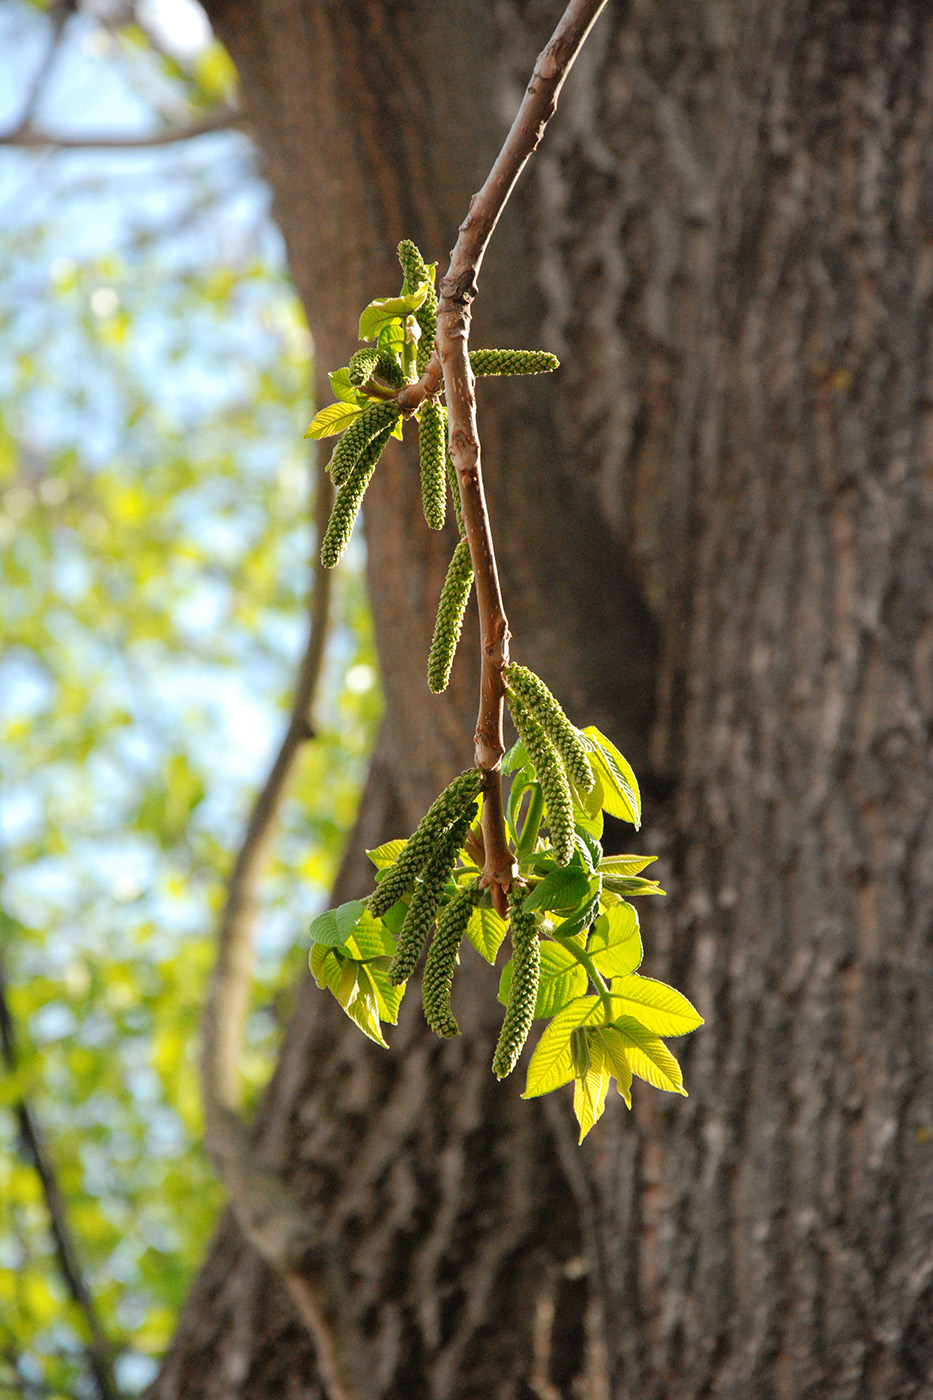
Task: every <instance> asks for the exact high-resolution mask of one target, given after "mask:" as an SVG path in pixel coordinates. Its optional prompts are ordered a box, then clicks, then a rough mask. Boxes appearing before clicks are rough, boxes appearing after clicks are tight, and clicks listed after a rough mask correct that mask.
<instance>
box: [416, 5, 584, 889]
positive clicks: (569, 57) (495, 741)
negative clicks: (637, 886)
mask: <svg viewBox="0 0 933 1400" xmlns="http://www.w3.org/2000/svg"><path fill="white" fill-rule="evenodd" d="M605 4H606V0H571V3H570V4H569V5H568V6H567V8H566V10H565V11H564V14H563V16H562V18H561V20H560V23H559V24H558V26H557V28H556V29H555V31H554V33H553V35H552V37H551V39H550V42H549V43H548V45H547V46H546V48H544V49H543V50H542V52H541V54H540V55H539V57H538V61H537V63H536V64H535V68H534V73H533V74H532V77H531V81H530V83H529V84H528V88H527V90H526V92H525V96H524V98H523V99H522V103H521V106H520V107H519V109H518V113H517V115H516V117H515V120H514V122H513V123H512V128H511V130H510V132H509V134H508V136H507V137H506V140H505V144H504V145H503V147H502V150H501V151H500V152H499V155H498V156H497V158H496V161H495V164H494V165H493V167H492V170H491V171H490V172H489V175H488V177H487V179H486V182H485V184H484V185H483V187H482V189H481V190H480V191H479V193H478V194H476V195H474V196H473V199H472V200H471V201H470V212H469V213H468V214H467V216H466V218H465V219H464V221H463V223H462V224H461V225H460V233H459V237H458V238H457V242H456V244H455V246H454V249H453V252H452V253H451V255H450V267H449V268H448V270H447V275H446V277H445V278H444V280H443V282H442V283H441V287H440V293H441V295H440V302H439V305H438V311H437V354H438V357H439V360H440V367H441V368H442V370H443V378H444V388H445V392H446V397H447V413H448V419H449V427H450V455H451V457H452V458H453V461H454V465H455V466H456V468H457V480H458V482H459V485H460V498H461V506H462V511H463V523H464V526H465V528H466V534H467V539H468V540H469V543H470V555H471V557H472V560H473V570H474V574H475V577H476V603H477V608H478V610H479V619H480V638H481V647H482V672H481V677H480V703H479V716H478V719H477V723H476V736H475V754H476V763H477V766H478V767H479V768H481V769H482V770H483V773H484V793H485V802H484V804H483V833H484V839H485V847H486V860H485V865H484V868H483V883H484V884H485V885H487V886H489V887H490V890H491V892H492V895H493V899H494V901H495V903H496V906H497V908H498V909H499V910H500V912H504V910H505V906H506V898H505V896H506V892H507V890H508V887H509V885H510V884H511V882H512V879H513V878H514V875H515V869H516V867H515V862H514V859H513V857H512V854H511V852H510V850H509V845H508V838H507V835H506V830H505V822H504V819H503V812H502V774H501V766H500V765H501V762H502V755H503V753H504V752H505V743H504V739H503V730H502V724H503V711H504V701H505V686H504V684H503V681H502V668H503V667H504V666H505V665H506V663H507V662H508V659H509V625H508V619H507V618H506V615H505V608H504V606H503V603H502V593H501V590H500V587H499V575H498V571H497V569H496V555H495V549H494V547H493V541H492V532H491V529H490V525H489V514H488V511H487V509H486V497H485V492H484V490H483V474H482V467H481V464H480V444H479V433H478V431H477V426H476V396H475V393H474V387H473V374H472V371H471V369H470V361H469V338H470V317H471V310H470V308H471V303H472V301H473V298H474V297H475V296H476V286H477V277H478V274H479V269H480V267H481V265H482V261H483V257H484V256H485V253H486V248H487V247H488V244H489V239H490V237H491V235H492V232H493V230H494V229H495V227H496V224H497V223H498V221H499V216H500V215H501V213H502V210H503V209H504V208H505V205H506V203H507V201H508V198H509V196H510V194H511V193H512V190H513V189H514V188H515V183H516V181H517V180H518V177H519V175H520V174H521V172H522V169H523V168H524V166H525V162H526V161H527V160H528V158H529V156H530V155H531V154H532V152H533V151H534V149H535V147H536V146H537V144H538V142H539V141H540V139H541V136H542V134H543V132H544V128H545V126H546V125H547V123H548V121H549V120H550V118H551V117H552V116H553V114H554V111H555V109H556V107H557V99H558V95H559V93H560V90H561V87H562V86H563V83H564V79H565V78H566V76H567V74H568V73H569V72H570V69H571V66H572V65H573V62H574V59H575V58H576V56H577V54H578V53H579V51H580V48H581V47H582V45H583V43H584V41H585V39H586V36H587V35H588V33H589V32H590V29H591V28H592V26H593V24H594V23H595V21H596V19H597V17H598V16H599V13H600V11H601V10H602V9H603V8H604V6H605ZM436 373H437V371H436V368H435V367H434V362H433V360H432V362H431V363H429V365H428V366H427V367H426V369H425V372H424V374H423V375H422V378H421V380H420V381H419V384H418V385H413V386H412V388H413V390H414V391H415V392H414V393H413V394H412V399H413V400H415V401H417V396H418V394H419V393H420V395H421V397H422V398H423V397H425V396H426V395H427V393H429V392H430V387H429V386H430V384H431V382H432V380H433V379H434V378H435V377H436ZM406 406H407V405H406ZM413 406H414V404H413Z"/></svg>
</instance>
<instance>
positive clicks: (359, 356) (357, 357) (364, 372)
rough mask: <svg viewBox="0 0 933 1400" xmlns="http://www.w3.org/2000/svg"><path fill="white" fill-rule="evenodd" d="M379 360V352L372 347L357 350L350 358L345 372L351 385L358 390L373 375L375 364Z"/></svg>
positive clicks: (367, 346)
mask: <svg viewBox="0 0 933 1400" xmlns="http://www.w3.org/2000/svg"><path fill="white" fill-rule="evenodd" d="M378 360H379V351H378V350H377V349H376V347H375V346H374V345H366V346H364V347H363V349H362V350H357V351H356V353H355V354H353V355H351V356H350V363H349V365H348V366H347V371H348V375H349V379H350V383H351V384H355V385H356V387H357V388H358V389H359V388H360V387H361V385H363V384H365V383H366V381H367V380H368V379H371V378H372V376H373V374H374V373H375V369H376V364H377V363H378Z"/></svg>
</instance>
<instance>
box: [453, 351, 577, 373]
mask: <svg viewBox="0 0 933 1400" xmlns="http://www.w3.org/2000/svg"><path fill="white" fill-rule="evenodd" d="M559 367H560V360H559V359H558V358H557V356H556V355H551V354H549V353H548V351H547V350H471V351H470V368H471V369H472V371H473V373H474V374H548V373H549V372H550V371H551V370H555V369H558V368H559Z"/></svg>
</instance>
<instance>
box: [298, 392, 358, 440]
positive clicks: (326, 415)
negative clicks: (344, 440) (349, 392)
mask: <svg viewBox="0 0 933 1400" xmlns="http://www.w3.org/2000/svg"><path fill="white" fill-rule="evenodd" d="M362 411H363V408H362V405H361V404H359V403H351V402H349V401H347V402H344V401H341V402H339V403H330V404H328V405H327V407H326V408H322V409H321V411H320V413H316V414H315V415H314V417H313V418H312V419H311V425H310V427H309V428H308V431H307V432H306V433H305V437H306V438H326V437H334V436H335V435H336V434H337V433H342V432H343V431H344V429H345V428H349V426H350V424H351V423H352V422H354V420H355V419H357V418H359V416H360V414H361V413H362Z"/></svg>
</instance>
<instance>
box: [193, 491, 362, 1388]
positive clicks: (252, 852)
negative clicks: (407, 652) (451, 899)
mask: <svg viewBox="0 0 933 1400" xmlns="http://www.w3.org/2000/svg"><path fill="white" fill-rule="evenodd" d="M332 500H333V494H332V488H331V484H330V480H329V478H328V476H327V474H326V472H325V471H324V470H323V468H322V467H320V468H319V469H318V472H317V489H316V494H315V526H316V531H315V533H316V536H317V538H318V539H320V538H321V536H322V535H323V532H324V529H325V526H326V523H327V517H328V515H329V514H330V508H331V505H332ZM314 558H315V563H314V566H313V569H314V571H313V582H312V587H311V597H310V603H309V629H308V641H307V645H306V647H305V651H304V655H303V656H302V659H301V663H300V665H299V668H298V678H297V681H296V683H295V693H294V698H293V700H292V708H291V714H290V716H289V721H288V726H287V728H286V730H285V735H284V737H283V739H282V743H281V745H280V747H279V751H278V753H277V754H276V756H275V759H274V761H273V763H272V767H271V768H270V770H269V774H268V776H267V778H266V781H265V783H264V784H263V786H262V788H261V789H260V791H259V793H258V795H257V797H256V800H255V802H254V804H253V810H252V812H251V814H250V818H249V822H248V823H247V827H246V835H245V836H244V839H243V844H242V846H241V847H240V850H239V852H238V854H237V857H236V860H235V862H234V866H233V871H232V873H231V875H230V879H229V881H228V884H227V898H226V901H225V903H224V907H223V910H222V912H221V915H220V920H219V922H218V926H217V959H216V962H215V964H214V970H213V972H212V974H211V979H210V983H209V986H208V992H207V1000H206V1002H205V1006H204V1013H203V1018H202V1023H201V1037H202V1043H201V1090H202V1095H203V1099H204V1119H205V1138H206V1143H207V1149H208V1152H209V1153H210V1155H211V1159H212V1160H213V1162H214V1165H215V1166H216V1168H217V1170H218V1172H219V1173H220V1175H221V1177H222V1179H223V1182H224V1185H225V1186H226V1187H227V1190H228V1191H229V1192H230V1200H231V1204H232V1206H233V1210H234V1214H235V1215H236V1218H237V1223H238V1224H239V1226H240V1228H241V1230H242V1231H243V1233H244V1235H245V1236H246V1238H247V1239H248V1240H249V1241H250V1243H251V1244H252V1245H253V1246H254V1248H255V1249H257V1250H258V1251H259V1253H260V1254H261V1255H262V1257H263V1258H264V1259H265V1260H266V1262H267V1263H268V1264H270V1265H271V1266H272V1267H273V1268H274V1269H275V1271H276V1272H277V1273H278V1275H279V1276H280V1277H281V1278H282V1280H283V1282H284V1283H285V1285H286V1287H287V1288H288V1291H289V1293H290V1294H291V1296H292V1299H293V1301H294V1303H295V1305H296V1308H297V1310H298V1312H299V1314H300V1316H301V1318H302V1321H303V1322H304V1323H305V1325H306V1327H307V1328H308V1331H309V1332H310V1334H311V1336H312V1338H313V1340H314V1343H315V1349H316V1352H317V1362H318V1370H319V1372H320V1376H321V1380H322V1382H323V1384H324V1386H325V1388H326V1391H327V1395H328V1397H329V1400H352V1395H353V1391H352V1389H351V1387H350V1385H349V1384H348V1382H347V1379H346V1374H345V1372H346V1362H345V1360H344V1353H345V1351H346V1350H347V1348H343V1347H341V1346H340V1344H339V1340H338V1337H339V1331H338V1328H337V1327H336V1326H335V1324H334V1315H335V1313H336V1312H339V1309H337V1307H336V1304H337V1302H338V1301H339V1299H340V1297H341V1294H342V1292H343V1291H344V1285H343V1281H342V1278H341V1275H340V1271H339V1269H338V1267H337V1264H336V1261H334V1260H332V1259H329V1258H325V1257H324V1256H322V1255H321V1252H320V1249H319V1245H318V1240H317V1235H316V1231H315V1230H314V1227H313V1223H312V1221H311V1220H309V1218H308V1215H307V1213H306V1212H305V1211H304V1210H303V1209H302V1207H301V1206H300V1204H299V1203H298V1202H297V1201H296V1200H294V1198H293V1197H292V1194H291V1192H290V1191H289V1189H288V1188H287V1187H286V1186H285V1185H284V1184H283V1183H282V1181H281V1180H280V1179H279V1177H278V1175H277V1174H276V1173H275V1172H274V1171H273V1170H271V1168H269V1167H268V1166H267V1165H266V1164H265V1163H263V1162H261V1161H259V1159H258V1158H257V1156H256V1153H255V1150H254V1147H253V1144H252V1141H251V1137H250V1134H249V1131H248V1129H247V1127H246V1125H245V1124H244V1122H243V1121H242V1119H241V1118H240V1114H239V1109H240V1103H241V1081H240V1068H239V1066H240V1050H241V1044H242V1039H243V1026H244V1023H245V1020H246V1016H247V1012H248V1009H249V997H250V990H251V986H252V969H253V929H254V927H255V923H256V914H257V899H258V890H259V882H260V880H261V877H262V873H263V870H264V868H265V864H266V858H267V855H268V851H269V846H270V843H271V840H272V836H273V833H274V830H275V824H276V820H277V817H278V813H279V809H280V807H281V803H282V798H283V797H284V794H285V790H286V787H287V784H288V782H289V779H290V778H291V776H292V773H293V771H294V768H295V763H296V760H297V758H298V754H299V752H300V750H301V748H302V745H303V744H304V743H305V742H306V741H307V740H308V739H311V738H313V737H314V720H313V714H314V704H315V697H316V694H317V689H318V684H319V681H320V677H321V672H322V669H323V663H324V649H325V643H326V638H327V622H328V615H329V612H330V597H331V578H332V575H331V572H330V570H329V569H325V568H323V567H322V566H321V564H320V562H319V561H318V559H317V553H316V551H315V555H314Z"/></svg>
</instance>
